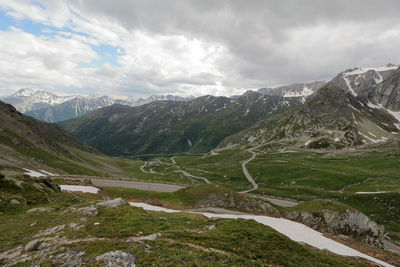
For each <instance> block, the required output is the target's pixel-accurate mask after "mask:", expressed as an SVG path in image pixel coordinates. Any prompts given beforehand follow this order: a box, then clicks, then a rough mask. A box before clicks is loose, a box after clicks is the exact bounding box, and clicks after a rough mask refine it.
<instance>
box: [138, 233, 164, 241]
mask: <svg viewBox="0 0 400 267" xmlns="http://www.w3.org/2000/svg"><path fill="white" fill-rule="evenodd" d="M159 236H161V234H160V233H156V234H151V235H146V236H141V237H139V238H138V239H140V240H150V241H154V240H156V239H157V237H159Z"/></svg>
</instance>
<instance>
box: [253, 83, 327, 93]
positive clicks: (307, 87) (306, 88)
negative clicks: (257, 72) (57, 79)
mask: <svg viewBox="0 0 400 267" xmlns="http://www.w3.org/2000/svg"><path fill="white" fill-rule="evenodd" d="M325 84H326V82H325V81H315V82H310V83H294V84H291V85H285V86H280V87H275V88H261V89H259V90H258V92H259V93H261V94H266V95H276V96H283V97H307V96H310V95H312V94H313V93H315V92H316V91H317V90H318V89H320V88H321V87H323V86H324V85H325Z"/></svg>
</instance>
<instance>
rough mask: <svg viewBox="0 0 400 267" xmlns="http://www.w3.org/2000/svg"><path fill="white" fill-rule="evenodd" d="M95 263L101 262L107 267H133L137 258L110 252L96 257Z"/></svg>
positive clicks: (123, 253) (128, 254)
mask: <svg viewBox="0 0 400 267" xmlns="http://www.w3.org/2000/svg"><path fill="white" fill-rule="evenodd" d="M96 260H97V261H103V262H104V264H105V266H108V267H117V266H121V267H135V266H136V261H137V258H136V256H135V255H133V254H130V253H127V252H123V251H110V252H107V253H104V254H102V255H100V256H97V257H96Z"/></svg>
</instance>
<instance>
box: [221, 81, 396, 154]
mask: <svg viewBox="0 0 400 267" xmlns="http://www.w3.org/2000/svg"><path fill="white" fill-rule="evenodd" d="M397 123H398V121H397V120H396V119H395V118H394V117H393V116H391V115H390V114H389V113H387V112H385V111H384V110H381V109H379V108H374V107H372V106H371V105H368V102H366V101H365V100H364V101H363V100H362V99H360V98H357V97H355V96H354V95H353V94H351V93H350V92H345V91H343V90H342V89H341V88H338V87H337V86H335V85H334V84H332V83H329V84H328V85H326V86H324V87H323V88H321V89H320V90H319V91H318V92H317V93H316V95H315V97H313V98H312V99H311V100H309V101H307V102H306V103H305V104H303V105H301V106H299V107H295V108H292V109H290V110H288V111H286V112H282V113H280V114H276V115H273V116H271V117H270V118H268V119H266V120H263V121H260V122H259V123H257V124H255V125H254V126H252V127H250V128H249V129H246V130H244V131H242V132H239V133H237V134H235V135H233V136H230V137H228V138H226V139H225V140H223V141H222V142H221V144H220V145H219V147H230V146H232V145H250V146H257V145H267V144H269V145H274V146H280V147H288V146H297V147H308V148H343V147H351V146H357V145H361V144H364V143H377V142H382V141H386V140H388V139H390V138H392V137H394V136H395V135H397V134H398V133H399V128H398V127H397Z"/></svg>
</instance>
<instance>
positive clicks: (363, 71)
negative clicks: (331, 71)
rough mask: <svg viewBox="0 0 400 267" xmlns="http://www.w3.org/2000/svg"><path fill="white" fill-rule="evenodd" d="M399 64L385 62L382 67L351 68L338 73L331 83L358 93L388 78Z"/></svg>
mask: <svg viewBox="0 0 400 267" xmlns="http://www.w3.org/2000/svg"><path fill="white" fill-rule="evenodd" d="M398 68H399V65H394V64H387V65H386V66H382V67H373V68H353V69H348V70H346V71H343V72H341V73H339V74H338V75H337V76H336V77H335V78H333V79H332V81H331V83H332V84H334V85H336V86H337V87H338V88H341V89H342V90H344V91H348V92H351V93H352V94H353V95H358V94H359V93H360V92H362V91H364V90H365V89H368V88H370V87H372V86H374V85H376V84H379V83H381V82H382V81H383V80H385V79H386V78H388V77H389V76H390V75H391V74H392V73H393V72H394V71H395V70H396V69H398Z"/></svg>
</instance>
